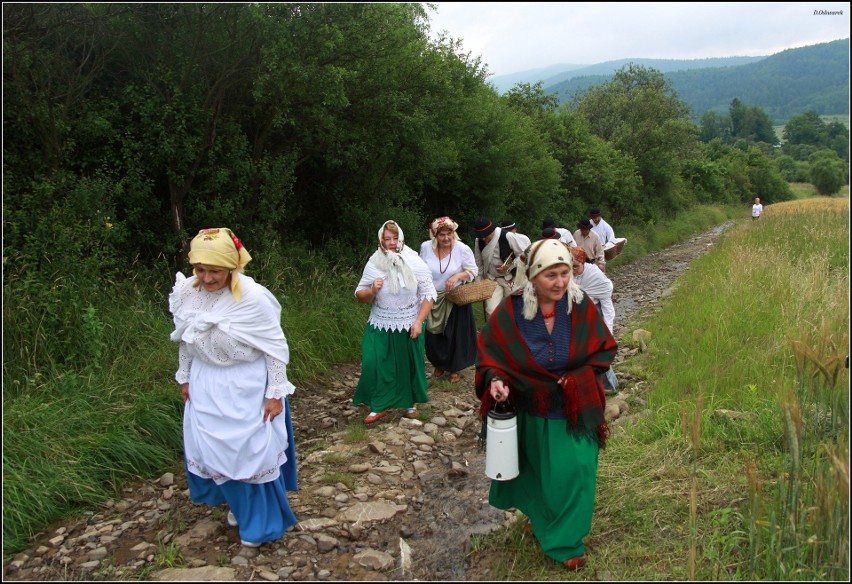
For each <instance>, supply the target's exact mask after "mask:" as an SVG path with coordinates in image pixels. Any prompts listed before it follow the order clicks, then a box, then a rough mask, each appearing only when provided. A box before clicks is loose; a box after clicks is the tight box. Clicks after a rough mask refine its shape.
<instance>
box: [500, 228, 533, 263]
mask: <svg viewBox="0 0 852 584" xmlns="http://www.w3.org/2000/svg"><path fill="white" fill-rule="evenodd" d="M506 239H507V240H508V242H509V245H510V246H511V247H512V251H513V252H515V256H516V257H517V256H519V255H521V254H523V253H524V252H525V251H526V250H527V248H528V247H529V246H530V238H529V237H527V236H526V235H524V234H523V233H512V232H511V231H510V232H509V233H507V234H506Z"/></svg>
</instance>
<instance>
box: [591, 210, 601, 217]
mask: <svg viewBox="0 0 852 584" xmlns="http://www.w3.org/2000/svg"><path fill="white" fill-rule="evenodd" d="M600 214H601V210H600V209H592V210H591V211H589V217H594V216H595V215H600Z"/></svg>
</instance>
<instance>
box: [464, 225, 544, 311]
mask: <svg viewBox="0 0 852 584" xmlns="http://www.w3.org/2000/svg"><path fill="white" fill-rule="evenodd" d="M470 234H471V235H472V236H473V237H474V238H475V239H477V240H478V241H475V242H474V243H473V246H472V247H473V259H474V260H476V267H477V268H478V270H479V276H480V277H481V278H488V279H489V280H494V281H495V282H497V288H496V289H495V290H494V293H493V294H492V295H491V298H488V299H487V300H486V301H485V318H486V319H487V318H488V317H490V316H491V313H492V312H494V309H495V308H497V305H498V304H500V302H501V301H502V300H503V298H505V297H506V296H509V294H511V293H512V292H514V291H515V290H517V289H518V288H520V287H521V286H523V284H524V283H525V282H524V281H523V277H522V271H519V270H518V269H517V267H516V266H515V262H516V261H517V258H519V257H520V256H521V255H522V254H523V253H524V251H525V250H526V249H527V248H528V247H529V246H530V238H529V237H527V236H526V235H523V234H521V233H515V232H513V231H510V230H508V229H502V228H500V227H497V225H496V224H495V223H494V222H492V221H491V220H490V219H488V218H487V217H480V218H479V219H477V220H476V223H474V226H473V229H472V230H471V232H470ZM516 275H517V278H516Z"/></svg>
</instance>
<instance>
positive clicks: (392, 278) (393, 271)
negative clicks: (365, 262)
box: [370, 219, 420, 294]
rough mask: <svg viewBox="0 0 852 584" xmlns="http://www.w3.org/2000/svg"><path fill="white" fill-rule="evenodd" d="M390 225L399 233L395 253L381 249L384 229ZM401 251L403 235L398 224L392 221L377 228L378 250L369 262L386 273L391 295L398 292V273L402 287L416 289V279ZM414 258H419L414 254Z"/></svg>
mask: <svg viewBox="0 0 852 584" xmlns="http://www.w3.org/2000/svg"><path fill="white" fill-rule="evenodd" d="M391 223H392V224H393V225H395V226H396V228H397V230H398V231H399V245H398V247H397V250H396V251H390V250H389V249H385V248H384V247H382V243H383V240H382V236H383V235H384V233H385V228H386V227H387V226H388V225H389V224H391ZM403 251H405V235H403V233H402V227H400V226H399V223H397V222H396V221H394V220H392V219H389V220H388V221H385V222H384V223H382V226H381V228H379V249H377V250H376V251H375V252H374V253H373V255H372V257H371V258H370V261H371V262H373V264H375V266H376V267H377V268H379V269H381V270H384V271H385V272H387V274H388V279H387V280H388V287H389V288H390V291H391V292H392V293H393V294H396V293H398V292H399V278H398V277H397V276H398V275H399V274H400V273H402V279H403V282H404V283H403V286H404V287H405V288H412V289H416V288H417V278H416V277H415V276H414V271H413V270H412V269H411V266H409V265H408V263H407V262H406V260H405V255H404V254H403ZM415 256H416V257H417V258H418V259H419V257H420V256H417V255H416V254H415Z"/></svg>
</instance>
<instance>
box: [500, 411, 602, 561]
mask: <svg viewBox="0 0 852 584" xmlns="http://www.w3.org/2000/svg"><path fill="white" fill-rule="evenodd" d="M565 424H566V421H565V420H548V419H546V418H538V417H535V416H530V415H528V414H527V413H525V412H518V470H519V471H520V474H519V475H518V476H517V477H516V478H514V479H512V480H511V481H491V492H490V493H489V497H488V501H489V503H491V505H493V506H494V507H497V508H498V509H511V508H515V509H518V510H519V511H521V512H522V513H523V514H524V515H526V516H527V517H529V519H530V523H531V524H532V527H533V532H534V533H535V536H536V538H537V539H538V541H539V544H541V550H542V551H543V552H544V553H545V555H547V556H548V557H550V558H553V559H554V560H556V561H557V562H560V563H562V562H564V561H565V560H567V559H569V558H574V557H577V556H582V555H583V554H584V553H585V551H586V546H585V543H584V542H583V538H584V537H586V536H587V535H588V534H589V532H590V531H591V529H592V512H593V511H594V507H595V488H596V484H597V471H598V445H597V443H596V442H594V441H592V440H589V439H587V438H578V437H577V436H575V435H573V434H570V433H568V432H567V431H566V428H565Z"/></svg>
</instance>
